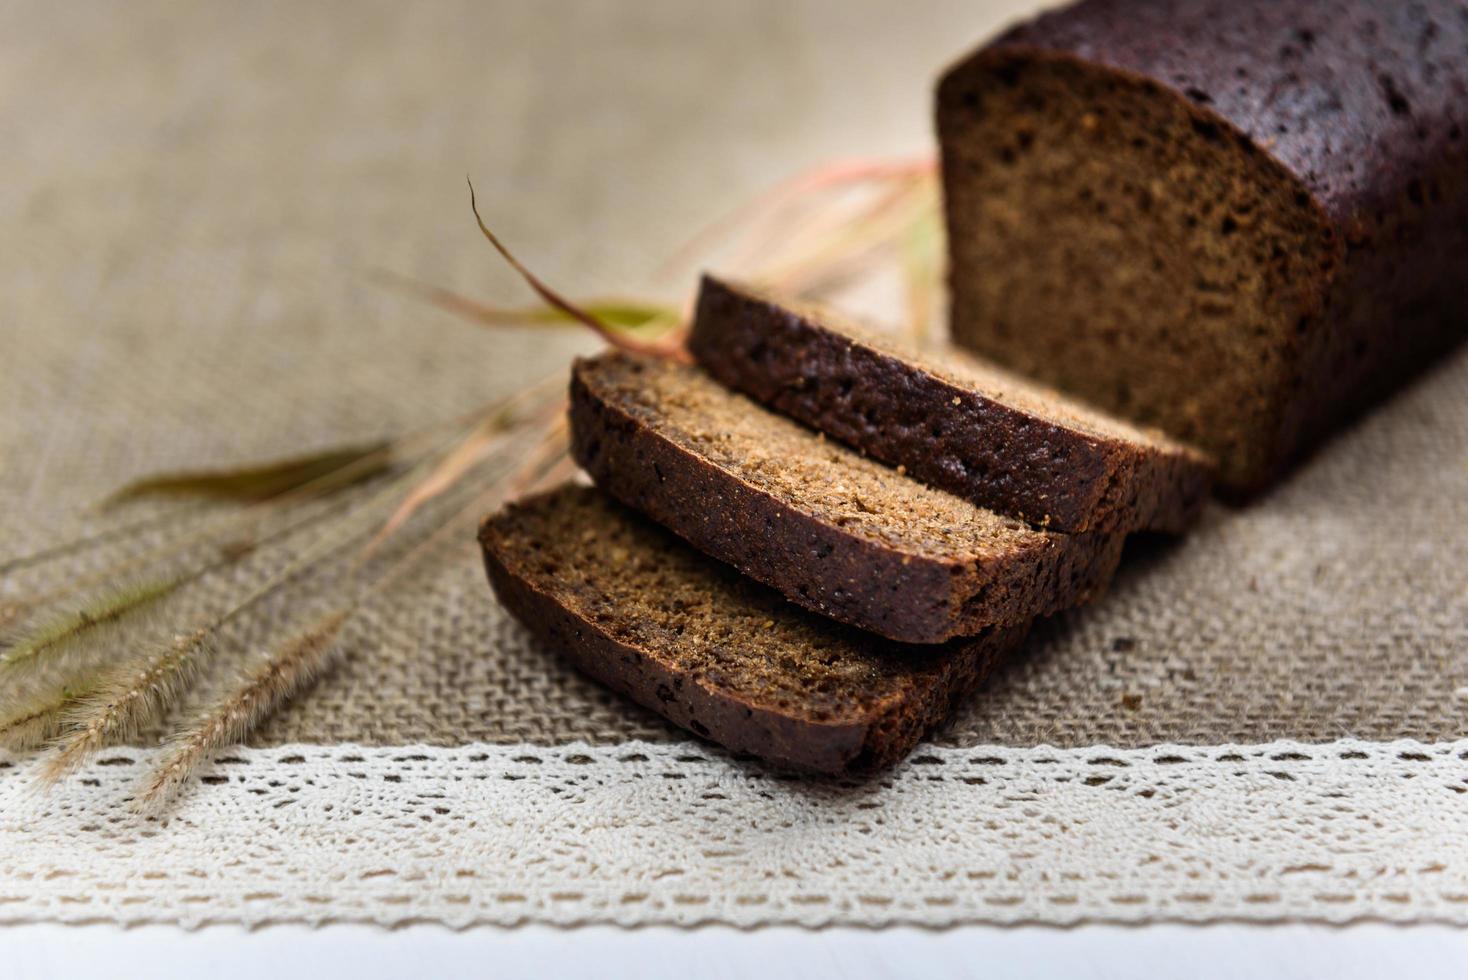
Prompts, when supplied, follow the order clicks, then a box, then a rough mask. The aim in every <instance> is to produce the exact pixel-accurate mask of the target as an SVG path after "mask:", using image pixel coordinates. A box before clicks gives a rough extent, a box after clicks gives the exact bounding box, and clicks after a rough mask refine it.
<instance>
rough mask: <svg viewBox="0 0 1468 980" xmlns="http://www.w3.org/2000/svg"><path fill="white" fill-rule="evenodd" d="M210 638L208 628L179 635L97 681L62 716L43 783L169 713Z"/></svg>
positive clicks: (45, 767) (53, 779) (55, 780)
mask: <svg viewBox="0 0 1468 980" xmlns="http://www.w3.org/2000/svg"><path fill="white" fill-rule="evenodd" d="M214 633H215V630H214V628H213V627H206V628H203V629H197V630H194V631H193V632H191V633H184V634H180V635H179V636H176V637H174V638H173V639H172V640H170V641H168V642H167V643H164V644H163V645H162V646H160V647H157V648H155V649H153V650H149V651H147V652H145V653H143V654H141V655H139V656H137V657H134V658H132V659H130V660H128V661H126V662H124V663H122V664H119V665H118V666H116V667H114V668H113V669H112V670H110V671H108V672H106V673H105V674H104V675H103V676H102V677H100V678H98V679H97V684H96V688H95V689H94V690H93V691H92V692H91V693H89V694H88V695H87V696H86V697H83V698H81V699H80V700H78V701H77V703H76V704H75V705H74V706H73V707H72V708H71V709H69V710H68V711H67V712H66V713H65V715H64V717H63V723H64V724H65V725H66V727H67V728H68V729H69V730H68V731H67V732H66V734H65V735H63V736H62V738H61V739H60V741H58V742H57V751H56V753H55V754H54V755H53V756H52V757H51V758H50V759H49V760H48V761H47V763H46V765H45V766H44V767H43V768H42V770H41V778H42V780H43V781H45V782H47V783H55V782H58V781H59V780H61V779H62V778H63V777H64V776H66V775H67V774H68V773H70V772H72V771H74V770H75V769H76V768H77V767H78V766H80V765H81V763H82V762H83V761H84V760H85V759H86V758H87V756H89V755H90V754H91V753H93V752H95V751H96V750H97V749H100V748H102V747H104V746H107V745H110V744H112V743H114V742H117V741H118V740H120V739H124V738H128V737H129V736H131V735H134V734H136V733H137V732H138V730H139V729H140V728H142V726H144V725H146V724H148V723H149V722H151V721H153V720H154V719H155V718H157V717H158V716H159V715H160V714H162V713H163V712H164V711H165V710H167V709H168V708H169V707H171V706H172V705H173V703H174V702H175V701H176V700H177V699H178V696H179V693H180V692H181V691H182V690H183V689H185V688H186V687H188V685H189V684H190V683H191V682H192V681H193V679H194V677H195V676H196V675H197V673H198V667H199V661H200V660H201V659H202V658H203V655H204V654H205V653H206V652H207V651H208V649H209V643H210V640H211V639H212V638H213V636H214Z"/></svg>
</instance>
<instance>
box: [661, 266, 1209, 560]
mask: <svg viewBox="0 0 1468 980" xmlns="http://www.w3.org/2000/svg"><path fill="white" fill-rule="evenodd" d="M688 347H689V350H690V351H691V352H692V354H693V356H694V357H695V358H696V359H697V360H698V361H699V363H700V364H702V365H703V366H704V368H706V369H707V370H708V371H709V373H711V374H713V375H714V376H715V377H717V378H718V379H719V380H720V381H722V382H724V383H725V384H726V385H729V386H730V387H732V388H735V389H738V390H739V391H742V392H744V393H745V394H747V395H749V396H750V397H751V398H754V399H755V400H757V401H759V402H762V403H764V404H766V405H769V406H771V407H772V408H774V409H776V410H777V411H779V412H782V413H784V414H786V415H789V416H790V417H792V418H795V419H798V420H799V421H801V422H804V423H805V424H806V425H809V426H811V427H813V428H815V429H818V430H820V431H822V432H824V433H826V434H827V435H829V436H831V437H833V438H836V439H840V440H841V441H843V442H845V443H847V444H848V445H850V446H853V447H855V448H856V449H859V450H860V451H862V452H864V453H866V454H868V455H870V456H872V457H874V458H876V459H880V460H883V461H884V462H887V463H890V464H892V465H894V466H899V465H900V466H903V467H905V468H906V470H907V472H908V473H909V474H911V475H912V476H914V477H916V478H918V479H920V480H922V481H924V482H925V483H928V484H930V485H931V486H935V487H939V488H941V489H943V490H947V491H948V492H950V493H953V494H957V495H958V496H960V497H963V498H965V499H967V500H971V501H973V502H974V503H976V504H978V505H979V506H981V507H986V508H989V509H991V510H995V511H998V512H999V513H1003V514H1010V515H1012V516H1015V517H1018V518H1020V519H1022V520H1026V521H1030V522H1031V523H1034V524H1039V525H1042V526H1044V527H1046V528H1049V529H1051V530H1056V531H1089V530H1098V531H1118V532H1130V531H1139V530H1153V531H1169V532H1180V531H1183V530H1185V529H1186V528H1187V527H1188V526H1189V525H1190V524H1192V523H1193V521H1194V520H1195V519H1196V518H1197V516H1198V512H1199V511H1200V510H1201V509H1202V506H1203V501H1204V500H1205V499H1206V497H1207V495H1208V488H1209V485H1210V483H1211V480H1212V474H1211V467H1210V466H1209V464H1208V462H1207V460H1206V459H1205V458H1204V457H1203V456H1201V455H1198V454H1194V453H1191V452H1189V451H1187V450H1184V449H1182V448H1181V447H1179V448H1178V449H1177V451H1175V452H1167V451H1164V450H1163V449H1161V448H1160V447H1157V446H1149V445H1143V444H1140V443H1129V442H1125V441H1123V440H1121V439H1115V438H1106V437H1103V436H1096V435H1091V434H1089V433H1085V432H1081V431H1078V430H1076V429H1074V428H1070V427H1068V426H1066V425H1065V424H1063V423H1061V422H1058V421H1056V420H1054V419H1050V418H1045V417H1043V416H1040V415H1036V414H1034V413H1031V412H1029V411H1025V410H1024V409H1021V408H1017V407H1015V406H1013V405H1009V404H1006V403H1004V402H1002V401H998V400H996V399H994V398H990V397H987V396H986V395H984V394H983V393H981V392H978V391H975V390H974V389H972V388H969V387H965V386H961V385H958V384H955V383H953V382H951V381H949V380H947V379H945V378H942V377H939V376H937V375H935V374H933V373H931V372H929V371H927V370H925V369H924V368H923V367H922V366H921V365H917V364H913V363H911V362H908V361H904V360H903V359H901V358H900V357H897V356H895V355H893V354H890V353H887V352H885V351H880V350H877V349H876V348H874V347H871V346H870V345H868V344H865V343H863V342H861V341H860V340H855V339H853V338H851V337H849V336H846V335H844V334H842V333H841V332H840V331H839V330H835V329H832V328H830V327H828V326H825V325H823V324H822V323H820V322H819V321H818V320H816V319H815V318H813V317H811V316H807V315H805V314H802V313H799V312H796V311H794V310H790V309H787V308H784V307H782V306H780V305H778V304H776V303H773V302H771V301H769V300H767V299H764V298H762V297H759V296H757V295H753V294H751V293H750V292H748V291H746V290H742V289H739V288H737V287H734V286H731V285H729V284H727V283H724V282H721V281H719V280H718V279H715V278H713V277H712V276H704V278H703V285H702V289H701V290H700V292H699V299H698V312H697V315H696V317H695V318H694V322H693V329H692V332H691V333H690V335H689V338H688Z"/></svg>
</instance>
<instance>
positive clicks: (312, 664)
mask: <svg viewBox="0 0 1468 980" xmlns="http://www.w3.org/2000/svg"><path fill="white" fill-rule="evenodd" d="M352 611H353V609H352V608H350V607H349V608H346V609H339V610H337V611H336V612H333V613H330V614H329V615H327V616H324V617H323V618H322V619H320V620H319V621H317V622H316V623H313V624H312V625H311V626H310V627H308V628H307V629H305V630H303V631H302V632H300V633H297V634H296V635H294V636H292V637H290V638H289V639H287V640H286V641H285V642H284V643H282V644H281V645H279V646H277V647H276V648H275V649H274V650H272V651H270V653H269V654H267V655H266V657H265V658H264V660H263V661H262V662H261V663H260V664H259V665H258V666H257V667H256V668H255V669H254V670H252V671H250V672H249V673H247V674H245V675H243V676H242V677H241V679H240V683H239V684H238V685H237V686H235V687H234V688H233V689H232V690H231V691H229V693H227V694H226V695H224V696H223V697H222V698H220V699H219V700H218V701H216V702H215V703H214V704H213V705H211V706H210V707H209V708H208V709H206V710H205V711H204V712H203V713H202V714H201V715H200V716H199V718H198V720H197V721H195V722H194V724H193V725H192V726H191V727H190V728H189V729H188V730H187V731H185V732H183V733H181V734H180V735H179V736H178V737H176V738H175V739H173V740H172V741H171V742H170V746H171V749H170V751H169V753H168V756H167V758H165V759H164V760H163V762H162V764H160V765H159V766H158V768H157V769H156V770H154V772H153V774H152V776H151V777H150V778H149V780H148V782H147V785H146V786H145V788H144V789H143V792H142V794H141V796H140V797H139V798H138V804H139V806H140V807H142V808H148V809H151V808H156V807H158V806H159V805H160V804H162V803H164V802H165V801H166V800H168V799H169V798H170V797H171V796H172V795H173V794H174V793H175V792H176V791H177V790H178V789H179V788H180V787H181V786H183V785H184V784H185V783H186V782H188V780H189V777H190V776H191V775H193V773H194V771H195V770H196V769H197V768H198V766H199V764H200V763H201V762H203V761H204V760H205V759H206V758H208V757H209V755H210V754H211V753H213V752H215V751H217V750H219V749H221V748H223V747H224V746H226V745H233V744H234V743H236V742H239V741H241V740H242V739H243V738H244V737H245V736H246V735H248V734H249V733H250V731H251V730H253V729H254V728H255V726H256V725H258V724H259V723H260V722H261V721H263V720H264V719H265V718H267V717H269V716H270V715H271V714H272V713H274V711H275V710H276V709H277V708H278V707H280V705H282V704H284V703H285V702H286V701H287V700H288V699H290V698H291V697H293V696H294V695H295V694H296V693H298V692H299V691H301V690H302V689H303V688H305V687H306V686H307V685H309V684H310V683H311V682H312V681H314V680H315V679H316V678H317V677H318V676H319V675H320V674H321V673H322V672H323V671H324V670H325V669H326V668H327V666H329V665H330V663H331V662H332V660H333V659H334V658H335V657H336V656H337V655H338V654H339V652H340V647H339V646H338V644H337V639H338V637H339V636H340V635H341V631H342V627H343V626H344V625H345V624H346V622H347V619H348V618H349V617H350V616H351V614H352Z"/></svg>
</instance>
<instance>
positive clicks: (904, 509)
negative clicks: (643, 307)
mask: <svg viewBox="0 0 1468 980" xmlns="http://www.w3.org/2000/svg"><path fill="white" fill-rule="evenodd" d="M571 442H572V449H573V452H574V454H575V456H576V460H577V462H579V463H580V464H581V465H582V466H583V467H584V468H585V469H586V470H587V472H588V473H590V474H591V476H592V478H593V479H595V480H596V482H597V483H598V484H600V485H601V486H602V487H603V488H604V489H606V490H607V491H609V492H610V493H611V494H612V495H613V496H615V497H617V498H619V499H621V500H622V501H623V502H624V503H627V504H630V505H632V506H633V507H636V508H637V509H638V510H641V511H643V512H644V513H646V514H648V515H649V516H651V517H652V518H653V519H655V520H657V521H659V522H660V523H662V524H663V525H665V526H667V527H668V528H670V529H672V530H673V531H674V532H676V533H677V534H678V535H680V536H681V537H683V538H685V539H686V540H688V541H689V542H691V543H692V544H694V545H695V546H696V547H698V548H699V549H700V550H702V551H704V552H705V553H707V554H709V555H712V556H714V557H715V558H718V559H720V560H722V561H726V562H728V563H729V564H731V565H733V566H734V567H735V568H737V569H739V570H740V571H742V572H744V573H745V574H747V575H750V576H752V577H753V578H755V579H758V580H759V581H761V582H764V583H765V584H767V585H770V586H773V587H774V588H776V589H778V590H779V591H780V592H782V593H784V595H785V596H786V597H787V598H789V599H790V600H792V601H794V602H796V603H798V604H800V605H802V606H805V607H806V608H808V609H812V610H814V611H816V612H819V613H823V614H824V615H827V616H830V617H831V618H833V619H838V620H840V621H842V622H845V623H850V624H851V625H854V626H860V627H862V628H864V629H869V630H871V631H873V632H875V633H879V634H881V635H882V636H885V637H888V638H890V639H894V640H900V641H903V642H908V643H940V642H943V641H945V640H948V639H950V638H951V637H955V636H965V635H971V634H976V633H978V632H980V631H981V630H982V629H983V628H984V627H986V626H991V625H994V624H1014V623H1022V622H1027V621H1028V620H1030V619H1032V618H1034V617H1035V616H1037V615H1044V614H1047V613H1051V612H1054V611H1056V610H1059V609H1064V608H1066V607H1068V606H1073V605H1076V604H1078V603H1081V602H1084V601H1086V600H1088V599H1090V598H1092V597H1093V596H1095V595H1097V594H1098V593H1100V592H1101V591H1103V590H1104V588H1105V586H1106V585H1107V583H1108V582H1109V581H1110V578H1111V574H1112V572H1113V571H1114V570H1115V567H1116V564H1117V561H1118V559H1119V557H1120V554H1121V546H1122V538H1121V536H1120V535H1115V534H1109V533H1105V532H1089V533H1086V534H1080V535H1068V534H1058V533H1054V532H1048V531H1038V530H1035V529H1033V528H1031V527H1029V526H1028V525H1026V524H1024V523H1022V522H1020V521H1018V520H1015V519H1014V518H1010V517H1002V516H1000V515H998V514H995V513H993V512H992V511H987V510H984V509H983V508H981V507H977V506H975V505H973V504H971V503H969V502H968V501H966V500H963V499H961V498H959V497H955V496H953V495H952V494H949V493H945V492H944V491H942V490H935V489H933V488H931V487H927V486H925V485H923V484H921V483H919V482H917V481H916V480H910V479H908V478H907V477H905V476H903V475H902V474H900V473H898V472H897V471H896V470H893V469H889V468H888V467H886V466H883V465H882V464H880V463H878V462H875V461H874V460H871V459H868V458H866V457H864V456H862V455H860V454H858V453H856V452H855V451H853V450H851V449H848V448H846V447H845V446H843V445H841V444H839V443H836V442H832V441H828V440H826V439H825V438H824V437H822V436H819V435H817V434H816V433H814V432H811V431H810V430H809V429H806V428H803V427H802V426H800V425H798V424H796V423H795V422H792V421H790V420H789V419H786V418H784V417H783V416H779V415H775V414H773V413H771V412H769V411H766V410H765V409H763V408H761V407H760V406H758V405H756V404H755V403H753V402H751V401H750V400H749V399H747V398H745V397H744V396H742V395H739V394H737V393H735V392H732V391H730V390H728V389H727V388H725V387H723V386H722V385H720V384H719V383H718V382H717V381H715V380H714V379H713V378H712V377H710V376H709V375H708V374H706V373H705V372H703V371H701V370H699V369H698V368H696V367H691V366H687V365H682V364H675V363H673V362H671V361H664V360H658V359H656V358H647V357H636V356H632V355H628V354H623V353H617V352H614V353H611V354H606V355H603V356H601V357H598V358H595V359H593V360H580V361H577V362H576V364H575V366H574V367H573V369H572V373H571Z"/></svg>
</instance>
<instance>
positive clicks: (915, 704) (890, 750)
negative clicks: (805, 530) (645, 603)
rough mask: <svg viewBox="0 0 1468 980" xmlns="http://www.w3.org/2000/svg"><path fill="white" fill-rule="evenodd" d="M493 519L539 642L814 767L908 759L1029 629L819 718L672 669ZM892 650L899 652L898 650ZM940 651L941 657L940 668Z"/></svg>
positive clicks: (497, 585) (640, 693)
mask: <svg viewBox="0 0 1468 980" xmlns="http://www.w3.org/2000/svg"><path fill="white" fill-rule="evenodd" d="M495 521H496V518H494V517H491V518H490V519H488V520H486V521H485V523H484V525H483V526H482V528H481V529H480V535H479V537H480V543H481V545H482V547H483V550H484V564H485V569H486V571H487V572H488V574H489V580H490V583H491V584H492V586H493V587H494V591H495V594H496V595H497V596H498V597H499V600H500V602H501V603H502V604H503V605H504V607H505V608H506V609H507V610H509V612H510V613H511V614H512V615H513V616H514V617H515V618H516V619H518V620H519V621H520V622H521V623H522V624H524V625H525V626H526V627H527V628H528V629H529V630H530V631H531V632H532V633H534V634H535V635H536V636H537V637H538V638H539V639H540V640H541V641H543V642H544V643H546V644H547V645H549V646H551V647H553V648H555V649H556V650H557V651H558V652H560V653H561V654H562V655H563V656H565V657H566V658H567V659H568V660H569V661H570V662H571V663H572V664H573V665H574V666H575V667H576V668H577V669H578V670H580V671H581V672H583V673H585V674H587V675H588V676H590V677H592V678H594V679H595V680H597V681H599V682H601V683H603V684H605V685H606V686H607V687H609V688H611V689H612V690H614V691H616V692H618V693H619V694H622V695H624V696H625V697H628V698H630V699H631V700H633V701H635V702H637V703H638V704H641V705H643V706H644V707H647V708H650V709H651V710H653V711H655V712H657V713H658V714H660V715H662V716H663V717H664V718H667V719H668V720H669V721H671V722H672V723H673V724H675V725H678V726H679V727H681V728H684V729H687V730H688V731H691V732H693V733H694V734H696V735H700V736H702V737H704V738H708V739H710V740H712V741H715V742H718V743H719V744H721V745H724V746H726V747H727V748H729V749H732V750H733V751H735V752H747V753H750V754H752V755H756V756H759V757H760V758H763V759H767V760H769V761H771V762H775V763H778V764H780V765H784V766H790V767H792V768H796V769H800V770H804V771H808V772H817V773H825V774H829V775H843V774H860V773H866V772H871V771H874V770H878V769H883V768H886V767H888V766H890V765H892V764H894V763H896V762H898V761H900V760H901V759H902V758H904V757H905V756H906V755H907V754H908V753H909V752H911V751H912V748H913V746H915V745H916V744H917V742H918V740H919V739H921V738H922V737H923V735H925V734H926V733H927V732H928V731H930V730H931V729H932V728H933V727H934V726H935V725H937V724H938V723H939V722H941V721H942V720H943V719H944V718H945V717H946V716H947V715H948V713H949V711H950V710H951V709H952V707H953V706H954V704H955V703H956V702H958V701H959V700H960V699H961V698H963V697H965V696H967V695H968V694H970V693H972V692H973V690H974V689H975V688H976V687H977V686H978V685H979V684H980V683H981V682H982V680H983V679H984V677H985V676H987V675H988V673H989V671H990V669H991V668H992V667H993V665H994V664H995V663H996V662H997V661H998V660H999V659H1000V657H1002V656H1004V655H1006V654H1007V653H1009V652H1011V651H1012V650H1014V649H1015V648H1017V647H1018V646H1019V645H1020V644H1021V643H1022V642H1023V640H1024V635H1025V633H1026V631H1027V626H1014V627H1007V628H1001V629H997V630H992V631H990V632H988V633H986V634H985V635H984V636H982V637H980V638H976V639H972V640H964V641H957V642H955V643H953V644H951V645H950V646H949V647H948V648H945V649H944V650H943V651H942V652H941V653H932V652H928V651H925V654H926V659H927V661H928V666H927V667H925V668H924V669H922V670H915V671H914V676H913V683H911V684H910V685H909V686H908V690H907V694H906V697H904V698H901V699H896V698H894V699H889V700H888V701H886V702H884V703H883V704H881V705H879V706H878V707H876V708H874V709H873V710H872V711H871V712H870V713H869V714H868V715H867V716H866V717H864V718H862V719H861V720H860V721H858V722H846V723H841V724H830V723H821V722H816V721H812V720H809V719H806V718H801V717H799V716H798V715H795V714H790V713H782V712H781V711H779V710H778V709H776V708H771V707H768V706H764V705H759V704H754V703H751V702H749V701H745V700H741V699H740V698H739V697H737V696H736V695H734V694H733V693H731V692H729V691H727V690H724V689H721V688H720V687H718V686H717V685H715V684H712V683H710V682H709V681H708V680H707V679H706V678H703V677H699V676H696V675H692V674H689V673H687V672H685V671H679V670H677V669H673V668H670V667H669V666H668V665H667V664H665V663H663V662H662V661H660V660H659V659H658V656H657V654H656V652H655V651H653V650H649V649H644V648H640V647H638V646H636V645H634V644H631V643H628V642H624V641H621V640H618V639H616V638H614V637H613V636H612V635H611V634H610V633H609V632H608V627H607V626H606V625H598V624H596V623H593V622H590V621H588V620H587V619H584V618H582V617H581V616H578V615H577V614H576V613H574V612H572V611H571V610H570V609H568V608H566V606H565V605H564V604H563V602H562V600H561V599H559V598H558V597H557V596H556V595H555V594H554V591H553V588H552V587H551V586H549V585H548V583H545V582H538V581H534V580H533V578H537V577H538V576H533V573H528V572H527V570H526V568H525V567H523V566H521V564H520V563H519V562H517V561H516V556H514V555H513V554H510V553H509V549H507V548H505V547H503V544H502V542H501V541H500V538H499V535H498V534H497V531H496V526H495ZM833 628H835V629H839V628H840V627H833ZM894 655H896V656H900V655H901V650H900V648H894ZM934 657H940V658H941V662H940V663H939V664H938V666H937V669H934V668H933V665H932V661H933V658H934Z"/></svg>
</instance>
